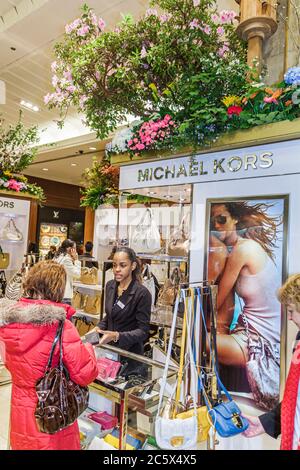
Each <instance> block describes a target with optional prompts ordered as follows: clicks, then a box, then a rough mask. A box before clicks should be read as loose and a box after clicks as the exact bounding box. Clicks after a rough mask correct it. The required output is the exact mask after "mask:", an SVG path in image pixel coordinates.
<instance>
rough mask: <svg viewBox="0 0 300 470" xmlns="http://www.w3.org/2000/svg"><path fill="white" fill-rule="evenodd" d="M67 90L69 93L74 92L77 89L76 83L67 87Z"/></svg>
mask: <svg viewBox="0 0 300 470" xmlns="http://www.w3.org/2000/svg"><path fill="white" fill-rule="evenodd" d="M67 91H68V92H69V93H74V92H75V91H76V87H75V86H74V85H70V86H68V87H67Z"/></svg>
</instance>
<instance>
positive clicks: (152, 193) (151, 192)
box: [148, 191, 156, 196]
mask: <svg viewBox="0 0 300 470" xmlns="http://www.w3.org/2000/svg"><path fill="white" fill-rule="evenodd" d="M154 194H156V193H155V192H153V191H149V192H148V196H154Z"/></svg>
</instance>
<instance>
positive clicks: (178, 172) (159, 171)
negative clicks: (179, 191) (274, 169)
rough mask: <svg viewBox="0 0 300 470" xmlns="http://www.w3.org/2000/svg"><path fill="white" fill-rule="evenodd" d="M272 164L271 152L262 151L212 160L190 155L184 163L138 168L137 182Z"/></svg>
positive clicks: (245, 169) (219, 173) (238, 170)
mask: <svg viewBox="0 0 300 470" xmlns="http://www.w3.org/2000/svg"><path fill="white" fill-rule="evenodd" d="M272 165H273V153H272V152H263V153H261V154H250V155H244V156H243V157H239V156H234V157H228V158H216V159H213V160H198V159H197V158H196V157H190V158H189V159H188V160H187V162H186V163H180V164H179V165H176V163H175V164H173V165H166V166H158V167H156V168H145V169H142V170H138V182H139V183H141V182H146V181H155V180H157V181H160V180H172V179H173V180H174V179H177V178H180V179H182V178H191V177H199V176H200V177H201V176H206V175H225V174H226V173H228V172H229V173H230V172H231V173H237V172H241V171H247V172H248V170H249V169H251V170H257V169H259V168H260V169H267V168H271V166H272Z"/></svg>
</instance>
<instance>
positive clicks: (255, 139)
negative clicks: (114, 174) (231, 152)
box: [111, 118, 300, 166]
mask: <svg viewBox="0 0 300 470" xmlns="http://www.w3.org/2000/svg"><path fill="white" fill-rule="evenodd" d="M299 138H300V118H298V119H295V120H294V121H280V122H275V123H272V124H266V125H263V126H255V127H252V128H251V129H245V130H239V131H235V132H228V133H227V134H224V135H222V136H221V137H220V138H219V139H218V140H217V142H215V143H214V144H212V145H210V146H209V147H199V148H197V149H196V150H195V149H193V148H192V147H190V146H187V147H182V148H181V149H178V150H177V151H176V152H175V153H170V150H164V151H160V152H159V153H158V152H156V151H152V152H148V153H145V154H142V156H141V157H133V158H130V155H129V154H127V153H125V154H121V155H113V156H112V158H111V163H112V165H116V166H122V165H132V164H135V163H142V162H143V161H147V162H149V161H154V160H157V159H167V158H169V157H172V158H176V157H178V158H179V157H182V156H184V155H190V154H201V153H211V152H216V151H220V150H228V149H235V148H242V147H251V146H253V145H262V144H267V143H273V142H282V141H285V140H293V139H299Z"/></svg>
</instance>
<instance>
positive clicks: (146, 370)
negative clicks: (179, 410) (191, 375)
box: [89, 345, 178, 450]
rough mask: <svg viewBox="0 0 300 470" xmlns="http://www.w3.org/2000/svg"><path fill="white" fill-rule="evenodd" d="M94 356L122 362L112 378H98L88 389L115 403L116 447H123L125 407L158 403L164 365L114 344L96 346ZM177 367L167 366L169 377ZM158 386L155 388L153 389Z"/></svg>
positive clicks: (145, 406)
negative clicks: (117, 434)
mask: <svg viewBox="0 0 300 470" xmlns="http://www.w3.org/2000/svg"><path fill="white" fill-rule="evenodd" d="M95 353H96V357H97V359H100V358H101V357H106V358H108V359H113V360H115V361H119V362H121V364H122V366H121V369H120V372H119V375H118V376H117V378H116V379H115V380H111V379H108V380H104V379H99V378H97V379H96V380H95V381H94V382H93V383H92V384H91V385H90V386H89V388H90V391H91V392H94V393H97V394H99V395H101V396H102V397H104V398H106V399H109V400H111V401H112V402H113V403H115V404H116V405H118V406H117V409H118V412H117V414H118V419H119V431H120V433H119V450H124V449H125V448H126V435H127V430H128V410H129V409H132V410H134V411H138V410H139V411H143V410H145V409H146V408H150V407H153V405H154V404H155V403H157V404H158V399H159V384H158V382H159V380H160V379H161V378H162V376H163V372H164V364H161V363H159V362H156V361H154V360H152V359H149V358H147V357H144V356H140V355H137V354H133V353H130V352H128V351H124V350H122V349H119V348H116V347H114V346H110V345H105V346H96V347H95ZM177 371H178V368H177V367H176V366H172V367H170V369H169V373H168V379H169V380H170V381H171V382H172V378H173V377H174V380H175V378H176V374H177ZM155 389H157V390H155Z"/></svg>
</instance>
